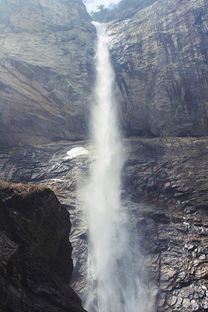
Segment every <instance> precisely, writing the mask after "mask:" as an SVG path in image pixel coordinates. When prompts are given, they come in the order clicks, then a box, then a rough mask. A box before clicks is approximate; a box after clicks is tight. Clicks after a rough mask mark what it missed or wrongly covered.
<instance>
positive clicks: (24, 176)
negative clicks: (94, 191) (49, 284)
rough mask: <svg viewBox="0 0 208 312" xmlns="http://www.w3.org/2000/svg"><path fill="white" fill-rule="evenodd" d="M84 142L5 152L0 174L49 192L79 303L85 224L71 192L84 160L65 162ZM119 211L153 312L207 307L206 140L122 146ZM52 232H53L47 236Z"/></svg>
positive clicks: (84, 167)
mask: <svg viewBox="0 0 208 312" xmlns="http://www.w3.org/2000/svg"><path fill="white" fill-rule="evenodd" d="M80 145H81V146H83V147H86V148H87V149H88V150H89V152H90V151H91V150H92V147H90V146H89V145H88V143H87V142H79V143H76V144H74V143H70V142H65V143H63V142H62V143H59V144H48V145H42V146H39V147H31V148H25V149H23V148H18V149H17V148H16V149H11V150H8V149H5V150H2V151H1V153H0V177H1V178H2V179H4V180H8V181H15V182H18V181H24V182H32V183H41V184H43V185H48V186H50V187H51V188H53V189H54V191H55V193H56V194H57V196H58V198H59V200H60V201H61V202H62V203H63V204H65V205H66V206H67V208H68V210H69V211H70V215H71V221H72V224H73V227H72V234H71V238H70V241H71V242H72V245H73V261H74V271H73V276H72V281H71V282H72V284H73V288H74V289H75V290H76V291H77V292H78V293H79V295H80V296H81V297H82V298H83V299H84V290H85V287H86V273H87V267H86V259H87V224H86V218H85V217H84V214H83V210H82V209H84V208H82V207H81V205H80V201H81V198H79V195H80V193H79V192H78V193H77V186H78V190H79V188H80V186H81V185H82V183H83V180H85V178H86V177H87V172H88V168H89V159H88V156H86V155H83V156H79V157H77V158H74V159H69V158H67V157H66V156H67V151H69V150H70V149H71V148H73V147H77V146H80ZM124 145H125V150H126V151H127V152H128V160H127V162H126V165H125V168H124V172H123V189H122V198H123V200H124V202H123V206H124V207H125V209H128V212H129V214H130V219H129V227H130V229H131V228H135V230H136V231H135V235H133V236H132V244H133V246H134V248H136V249H137V250H138V249H139V250H140V251H141V257H139V259H138V258H136V259H135V265H138V266H139V267H140V270H141V271H142V272H141V279H142V280H143V282H144V284H145V285H148V290H147V293H148V298H149V301H150V302H151V303H153V304H154V303H155V305H156V311H158V312H173V311H174V312H175V311H177V312H196V311H197V312H199V311H200V312H206V311H207V309H208V306H207V303H208V282H207V279H208V250H207V246H208V226H207V225H208V182H207V174H208V162H207V157H208V140H207V138H198V139H196V138H183V139H179V138H168V139H158V138H154V139H147V138H133V139H128V140H125V141H124ZM54 235H55V234H54Z"/></svg>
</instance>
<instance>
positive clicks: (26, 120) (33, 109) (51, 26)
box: [0, 0, 95, 145]
mask: <svg viewBox="0 0 208 312" xmlns="http://www.w3.org/2000/svg"><path fill="white" fill-rule="evenodd" d="M94 37H95V30H94V27H93V26H92V25H91V23H90V17H89V15H88V14H87V12H86V9H85V6H84V5H83V3H82V2H81V0H76V1H73V0H16V1H12V0H2V1H1V3H0V143H4V144H7V143H8V144H30V145H33V144H37V143H43V142H49V141H56V140H61V139H77V138H79V139H80V138H82V137H86V133H87V128H88V118H87V116H88V106H89V103H88V101H89V95H90V93H91V82H92V80H93V79H92V78H91V76H92V62H93V61H92V51H91V49H92V41H93V40H94Z"/></svg>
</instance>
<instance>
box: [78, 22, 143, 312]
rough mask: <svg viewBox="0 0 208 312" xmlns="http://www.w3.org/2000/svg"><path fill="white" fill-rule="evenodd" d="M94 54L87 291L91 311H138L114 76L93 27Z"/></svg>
mask: <svg viewBox="0 0 208 312" xmlns="http://www.w3.org/2000/svg"><path fill="white" fill-rule="evenodd" d="M94 25H95V27H96V30H97V36H98V42H97V50H96V71H97V76H96V85H95V104H94V106H93V109H92V110H93V111H92V139H93V146H94V150H93V161H92V165H91V168H90V174H89V180H88V185H87V188H86V190H85V196H84V207H85V212H86V215H87V222H88V287H87V294H86V297H87V299H86V304H85V308H86V309H87V310H88V311H90V312H95V311H96V312H137V311H139V312H142V311H143V309H142V308H141V300H139V299H138V297H139V295H138V294H139V289H138V280H137V277H136V275H135V271H134V262H135V260H134V259H133V255H132V252H131V247H130V234H129V232H128V224H129V220H128V215H127V212H126V209H125V207H124V206H123V205H122V202H121V171H122V167H123V164H124V152H123V146H122V140H121V138H120V134H119V128H118V124H117V112H116V104H117V103H116V99H115V96H114V87H115V76H114V72H113V68H112V65H111V60H110V53H109V47H108V40H109V39H108V36H107V34H106V32H105V25H104V24H99V23H94Z"/></svg>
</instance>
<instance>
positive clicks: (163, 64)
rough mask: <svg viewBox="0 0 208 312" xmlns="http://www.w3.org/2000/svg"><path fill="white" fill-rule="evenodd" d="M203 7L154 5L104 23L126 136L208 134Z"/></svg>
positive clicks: (177, 0)
mask: <svg viewBox="0 0 208 312" xmlns="http://www.w3.org/2000/svg"><path fill="white" fill-rule="evenodd" d="M207 20H208V5H207V1H206V0H183V1H181V0H157V1H156V2H154V4H152V5H150V6H148V7H146V8H144V9H142V10H139V11H137V12H135V14H133V15H131V17H130V18H128V19H123V20H119V21H114V22H112V23H110V24H109V26H108V30H109V34H110V35H111V36H112V39H111V52H112V58H113V63H114V67H115V71H116V77H117V82H118V85H119V87H120V93H121V95H120V98H121V102H122V106H121V109H120V111H121V112H120V113H121V118H122V120H123V126H124V128H125V131H126V133H127V134H128V135H156V136H158V135H162V136H166V135H168V136H187V135H197V136H198V135H207V134H208V67H207V66H208V65H207V64H208V24H207Z"/></svg>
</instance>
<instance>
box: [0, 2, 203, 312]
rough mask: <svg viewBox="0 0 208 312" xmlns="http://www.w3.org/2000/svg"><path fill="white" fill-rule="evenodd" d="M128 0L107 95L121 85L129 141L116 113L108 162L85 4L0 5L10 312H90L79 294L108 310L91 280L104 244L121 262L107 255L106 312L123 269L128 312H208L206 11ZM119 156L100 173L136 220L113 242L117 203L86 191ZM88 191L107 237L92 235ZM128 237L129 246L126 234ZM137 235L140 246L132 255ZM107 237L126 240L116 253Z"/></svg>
mask: <svg viewBox="0 0 208 312" xmlns="http://www.w3.org/2000/svg"><path fill="white" fill-rule="evenodd" d="M123 2H124V0H123ZM127 2H128V1H126V3H127ZM129 2H130V3H133V4H134V5H133V6H132V7H131V8H130V7H128V6H126V7H124V8H123V9H122V10H121V9H119V10H120V11H119V14H118V15H117V16H116V17H114V18H113V19H112V18H111V19H110V20H109V21H108V23H107V24H106V32H107V35H108V46H109V53H110V56H111V64H112V67H113V70H114V72H115V81H114V83H113V82H112V81H111V79H112V77H113V74H112V72H111V73H110V76H111V77H110V78H108V79H107V81H106V82H102V83H101V85H100V86H99V89H101V88H104V87H106V85H107V86H108V88H107V89H108V92H109V90H110V89H111V88H110V85H109V84H110V83H112V84H113V94H114V95H115V97H116V99H117V104H116V106H117V114H116V115H117V117H118V120H119V125H120V127H118V128H121V129H119V130H121V133H122V135H123V137H124V138H123V140H121V141H120V139H118V137H117V135H115V133H114V131H113V128H111V127H112V126H113V124H114V121H113V114H112V112H110V120H111V121H110V122H108V124H107V125H105V127H106V128H105V129H106V131H108V137H109V138H110V140H111V146H112V145H113V149H111V148H108V150H107V151H106V150H103V148H104V146H105V145H104V141H105V139H104V138H103V137H102V133H99V132H98V131H96V135H97V139H96V140H97V142H99V144H100V155H99V157H96V152H95V149H94V147H93V144H92V142H91V141H89V140H88V139H89V136H88V134H89V126H88V121H89V119H90V110H91V107H92V105H93V103H94V101H93V95H92V89H93V86H94V81H95V78H96V68H95V58H96V29H95V27H94V26H93V24H92V23H91V18H90V16H89V14H88V13H87V11H86V8H85V6H84V4H83V3H82V1H81V0H76V1H75V0H52V1H49V0H27V1H25V0H16V1H15V2H14V1H13V0H2V1H0V9H1V10H0V96H1V97H0V120H1V123H0V147H1V150H0V179H1V180H3V181H7V182H8V184H4V183H5V182H2V183H3V184H1V187H0V214H1V218H0V287H1V288H0V289H1V294H3V298H4V300H3V299H2V298H1V297H0V299H1V300H0V312H8V311H12V312H16V311H18V312H19V311H27V312H37V311H38V312H39V311H40V312H43V311H44V312H51V311H60V312H66V311H84V310H83V308H82V306H81V301H80V299H79V298H78V296H77V295H76V294H75V293H74V291H73V290H72V289H71V288H70V287H72V288H73V289H74V290H75V291H76V293H77V294H78V295H79V297H80V298H81V299H82V301H83V304H84V306H85V309H86V310H88V312H89V311H93V309H94V310H95V311H97V309H96V308H94V306H96V304H97V303H98V301H99V300H98V301H97V302H96V299H95V296H96V293H95V288H96V287H95V285H97V286H98V285H99V283H95V281H93V278H92V274H93V275H94V274H95V272H92V271H93V270H91V273H92V274H91V275H89V274H88V272H87V271H88V270H87V258H88V246H87V241H88V237H90V240H91V243H92V244H93V246H94V247H93V248H95V245H94V244H97V245H96V248H98V249H99V250H97V252H98V253H99V252H100V249H101V254H102V253H103V252H104V250H105V248H104V245H105V244H106V249H107V250H108V252H109V254H108V257H109V258H108V259H105V258H104V257H103V256H102V257H100V256H99V259H101V258H102V261H103V262H102V263H101V265H104V266H105V268H106V271H105V272H106V273H105V277H106V278H107V279H108V281H106V282H105V287H107V289H105V288H103V287H104V286H103V285H102V283H100V287H101V289H102V290H101V292H102V294H104V293H105V297H108V298H109V299H108V300H107V303H106V304H108V306H107V307H104V299H102V298H101V299H100V301H99V302H100V303H99V304H100V305H101V307H102V308H101V311H102V312H103V311H107V310H108V311H113V312H115V311H114V310H115V305H116V303H115V302H114V300H115V301H116V302H119V300H116V297H119V295H116V292H115V291H112V289H113V288H112V286H111V285H112V284H113V283H114V281H115V280H116V279H119V278H120V277H118V276H119V275H117V274H116V271H115V270H114V269H112V267H111V265H114V263H115V262H119V265H120V269H121V270H120V271H122V274H121V276H122V277H121V279H122V280H119V287H118V288H117V289H118V293H119V292H120V294H121V293H122V296H123V298H122V303H123V305H122V306H118V307H116V310H119V311H125V312H127V311H134V310H135V309H136V311H137V310H138V311H139V312H143V311H144V312H147V311H148V312H149V311H151V312H152V311H157V312H176V311H177V312H194V311H196V312H204V311H205V312H206V311H207V310H208V250H207V245H208V212H207V211H208V210H207V207H208V195H207V194H208V182H207V172H208V163H207V156H208V155H207V154H208V140H207V129H208V124H207V120H208V116H207V114H208V113H207V112H208V110H207V103H208V93H207V90H208V88H207V87H208V75H207V61H208V24H207V20H208V7H207V1H206V0H183V1H181V0H180V1H179V0H166V1H165V0H156V1H147V2H146V4H145V5H143V4H144V3H145V1H139V0H138V1H133V0H132V1H129ZM141 3H142V5H141ZM102 51H103V52H102V53H103V54H104V50H102ZM102 61H104V56H103V59H102ZM105 70H106V71H107V66H105ZM106 92H107V91H105V90H104V95H103V96H102V98H105V97H106V96H107V94H108V93H107V94H106ZM110 97H111V96H110ZM101 117H104V112H102V115H101ZM100 119H101V122H100V124H101V125H102V122H103V120H104V119H103V118H100ZM107 126H109V127H107ZM110 126H111V127H110ZM115 129H117V126H116V128H115ZM94 141H95V137H94ZM119 142H120V143H119ZM117 144H118V145H119V147H118V150H119V153H118V154H119V159H118V158H117V157H115V159H116V160H114V158H113V161H112V164H111V165H110V167H109V168H108V169H107V168H106V167H103V168H102V169H103V172H104V173H105V175H107V174H109V175H110V176H113V177H112V178H115V179H116V181H115V184H116V185H117V186H118V184H120V186H121V189H120V191H118V189H117V188H116V189H114V185H113V186H112V185H111V183H110V182H113V181H112V180H110V182H106V183H104V186H105V187H106V190H107V192H108V193H109V194H110V193H111V191H112V192H113V194H114V195H116V198H117V199H118V197H119V198H120V199H121V201H122V205H121V207H122V209H123V210H122V213H123V214H124V215H125V217H126V214H128V218H127V219H126V221H122V222H121V224H122V226H121V227H120V226H119V229H118V232H115V230H116V227H117V226H118V223H114V211H113V210H108V212H107V211H106V214H104V215H103V214H102V213H101V214H100V216H99V217H100V218H101V219H103V220H102V222H103V223H102V224H103V226H102V225H100V223H99V221H98V220H97V217H98V216H96V215H95V214H94V213H93V211H94V210H95V209H96V208H97V207H98V203H99V204H101V203H102V201H105V200H104V199H103V198H102V200H100V198H97V197H96V196H98V194H97V192H95V189H94V188H92V189H91V190H89V188H88V191H86V189H87V188H86V189H85V188H84V189H83V190H82V187H83V185H85V183H86V181H88V183H89V184H91V182H92V181H91V179H92V177H94V178H93V179H94V182H93V183H94V184H96V187H98V182H97V180H96V179H98V180H99V183H100V182H101V181H102V179H101V178H100V177H99V178H98V177H95V175H93V171H95V173H96V175H97V174H98V173H99V170H98V167H99V166H100V165H99V166H98V164H97V163H96V159H100V160H102V161H104V160H106V161H107V160H108V157H107V156H109V157H110V155H111V153H112V152H113V151H114V148H115V149H116V147H117V146H118V145H117ZM120 144H121V145H120ZM74 149H76V151H82V152H80V153H75V152H74ZM122 154H123V155H125V157H124V158H125V163H124V164H122V163H123V160H122ZM104 156H105V157H104ZM93 157H94V158H93ZM120 157H121V158H120ZM92 158H93V159H94V160H93V162H91V159H92ZM122 166H123V170H122V173H121V174H120V173H119V172H118V171H119V170H118V168H119V167H122ZM93 168H96V169H93ZM116 170H118V171H116ZM104 173H103V174H104ZM89 177H91V178H89ZM119 181H120V182H119ZM15 182H18V183H19V182H21V183H27V184H26V185H24V186H21V185H14V184H13V183H15ZM33 184H36V185H35V186H34V185H33ZM41 185H42V186H41ZM88 186H89V185H88ZM48 187H50V188H51V189H52V190H53V191H54V192H55V194H56V196H57V197H58V201H57V198H56V196H55V195H54V193H53V192H52V191H50V190H49V189H48ZM102 190H103V187H102ZM113 190H114V191H113ZM79 191H80V193H79ZM82 191H83V192H82ZM86 193H87V195H88V197H89V204H88V206H89V209H91V218H92V219H91V222H92V226H95V225H96V226H99V227H100V232H99V233H97V232H96V231H95V232H93V230H92V231H91V232H90V231H88V229H87V227H88V225H87V219H88V218H87V216H86V215H85V213H83V210H84V207H83V203H82V201H83V197H84V198H86V197H85V196H86ZM120 195H121V196H120ZM105 198H106V196H105ZM117 204H118V202H117V203H116V204H114V205H113V207H115V208H116V207H117ZM119 207H120V205H119ZM121 207H120V208H121ZM92 209H93V211H92ZM67 211H68V212H69V213H70V219H71V222H72V230H71V236H70V241H71V243H72V246H73V251H71V247H70V245H69V242H68V235H69V231H70V224H69V219H68V213H67ZM95 219H96V220H95ZM39 221H40V222H39ZM96 222H97V224H95V223H96ZM108 225H109V227H108ZM121 228H122V233H127V234H126V237H121V236H120V235H121V234H120V233H119V231H120V229H121ZM126 228H127V230H128V231H127V232H126ZM116 231H117V230H116ZM123 231H124V232H123ZM128 233H130V236H131V237H130V241H131V243H129V244H126V243H127V242H129V241H128V239H129V237H128V235H129V234H128ZM109 236H111V237H112V236H114V237H115V236H117V237H120V238H119V240H118V239H114V241H113V240H112V241H111V243H110V245H107V243H106V241H105V239H106V238H107V237H109ZM98 240H99V242H102V243H101V244H100V245H99V244H98ZM115 241H116V242H115ZM120 243H121V245H122V246H121V247H120ZM125 244H126V245H128V249H127V250H125V248H124V246H125ZM46 247H47V248H46ZM91 248H92V247H91ZM117 248H118V250H119V251H117ZM120 250H121V251H120ZM71 252H72V258H73V263H74V269H73V273H72V260H71ZM132 254H133V256H132ZM102 255H103V254H102ZM110 255H111V256H110ZM121 258H122V260H120V259H121ZM124 258H125V261H124ZM50 260H51V263H50ZM52 260H53V261H52ZM106 260H107V262H105V261H106ZM126 260H127V261H126ZM93 261H94V260H93ZM109 262H110V264H109ZM36 263H38V266H37V267H36ZM107 263H108V265H107ZM130 263H132V265H130ZM108 269H109V270H108ZM112 270H113V271H114V273H113V274H112ZM134 270H135V271H134ZM64 272H66V275H65V273H64ZM129 272H130V273H129ZM120 273H121V272H120ZM96 274H97V273H96ZM106 274H107V275H106ZM128 274H130V275H128ZM132 275H134V277H133V278H132ZM41 276H42V277H41ZM100 276H102V275H100ZM128 276H130V278H129V277H128ZM137 277H138V279H137ZM70 278H71V281H70V285H71V286H70V287H69V280H70ZM128 278H129V280H128ZM96 279H97V278H96ZM100 279H102V280H103V277H102V278H101V277H100ZM112 280H114V281H112ZM126 280H128V282H129V284H128V282H126ZM137 280H139V286H135V283H136V281H137ZM89 284H90V287H91V288H90V287H89V288H88V285H89ZM127 285H130V286H129V288H128V290H129V289H131V288H134V290H135V289H137V287H138V288H140V292H139V291H138V292H137V294H138V293H140V294H141V297H140V298H139V302H140V306H139V308H138V306H137V305H136V304H135V305H134V304H133V305H132V306H130V307H129V306H128V304H130V302H133V301H134V300H133V299H132V300H129V297H130V296H131V295H132V294H133V293H132V292H130V293H131V295H130V294H129V293H128V290H127V289H126V286H127ZM98 288H99V286H98ZM86 292H88V295H87V294H86ZM86 297H88V298H90V300H88V301H87V300H86ZM10 298H13V300H12V301H11V303H10ZM137 299H138V298H137ZM142 301H143V302H142ZM125 305H126V306H125ZM142 305H143V306H144V308H143V307H142ZM135 306H136V308H135ZM98 311H99V310H98Z"/></svg>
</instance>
